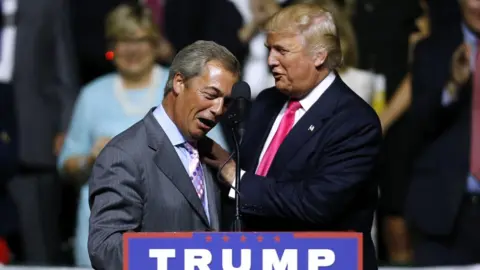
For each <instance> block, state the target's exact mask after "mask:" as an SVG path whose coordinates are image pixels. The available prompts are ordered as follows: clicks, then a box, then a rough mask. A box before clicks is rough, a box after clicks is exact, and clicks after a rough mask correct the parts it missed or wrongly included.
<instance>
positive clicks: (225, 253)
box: [222, 249, 252, 270]
mask: <svg viewBox="0 0 480 270" xmlns="http://www.w3.org/2000/svg"><path fill="white" fill-rule="evenodd" d="M222 267H223V270H250V268H252V250H250V249H241V251H240V266H238V267H234V266H233V252H232V250H231V249H223V250H222Z"/></svg>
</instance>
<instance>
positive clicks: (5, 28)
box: [0, 0, 78, 265]
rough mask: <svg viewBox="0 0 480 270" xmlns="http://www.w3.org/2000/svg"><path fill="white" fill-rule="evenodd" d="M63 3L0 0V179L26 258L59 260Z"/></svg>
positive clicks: (67, 58)
mask: <svg viewBox="0 0 480 270" xmlns="http://www.w3.org/2000/svg"><path fill="white" fill-rule="evenodd" d="M65 3H66V1H64V0H39V1H37V0H35V1H25V0H4V1H1V3H0V6H1V11H2V12H0V14H2V23H3V25H1V30H2V33H1V36H2V38H1V45H0V47H1V55H0V108H1V109H0V113H1V114H2V115H0V153H1V154H0V167H1V168H0V170H1V169H5V170H8V171H9V172H8V173H7V175H8V179H6V178H7V177H5V174H3V173H0V175H1V177H2V178H0V181H2V182H4V183H7V181H8V183H7V185H8V187H7V190H8V193H9V194H10V195H11V197H12V198H13V201H14V202H15V204H16V208H17V210H18V214H19V221H20V223H19V225H20V228H19V229H20V234H21V237H22V240H23V245H22V246H23V248H24V251H25V254H24V255H25V256H24V261H20V262H22V263H26V264H36V265H51V264H55V263H58V260H59V259H60V258H59V257H60V256H59V255H60V254H59V251H60V236H59V231H60V230H59V214H60V209H59V207H60V205H61V203H60V202H59V200H60V198H61V197H60V196H61V194H60V190H59V189H60V182H59V181H58V179H57V178H56V177H55V173H56V151H58V150H59V149H60V147H61V144H62V135H61V134H62V133H63V132H64V131H65V130H66V128H67V126H68V123H69V121H70V117H71V110H72V107H73V104H74V102H75V99H76V96H77V93H78V87H77V83H76V71H75V63H74V61H73V52H72V49H73V48H72V44H71V39H72V37H71V36H70V32H69V26H68V25H69V23H68V19H67V18H66V15H67V14H68V10H67V7H66V5H65ZM11 175H13V177H11ZM3 213H4V212H3V211H2V214H3ZM2 221H3V218H2ZM17 255H19V254H17ZM17 258H22V256H19V257H17Z"/></svg>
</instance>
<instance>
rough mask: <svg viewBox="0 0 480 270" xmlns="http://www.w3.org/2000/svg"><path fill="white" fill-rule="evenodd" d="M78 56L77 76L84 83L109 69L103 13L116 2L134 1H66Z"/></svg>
mask: <svg viewBox="0 0 480 270" xmlns="http://www.w3.org/2000/svg"><path fill="white" fill-rule="evenodd" d="M68 1H69V2H70V3H71V8H70V13H71V22H72V29H73V38H74V44H75V53H76V55H77V58H78V66H79V77H80V79H81V84H82V85H84V84H86V83H88V82H90V81H92V80H94V79H96V78H97V77H99V76H101V75H104V74H107V73H109V72H112V71H113V70H114V66H113V65H112V64H111V62H110V61H109V60H108V59H106V58H105V52H106V51H107V49H108V46H107V41H106V40H105V28H104V27H100V26H101V25H103V24H104V22H105V16H106V15H107V14H108V12H110V11H111V10H112V9H114V8H115V7H116V6H117V5H119V4H120V3H135V2H136V1H137V0H102V1H97V0H68Z"/></svg>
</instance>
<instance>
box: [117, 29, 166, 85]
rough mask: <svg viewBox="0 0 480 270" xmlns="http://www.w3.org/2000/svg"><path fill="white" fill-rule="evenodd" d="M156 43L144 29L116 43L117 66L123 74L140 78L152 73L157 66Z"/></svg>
mask: <svg viewBox="0 0 480 270" xmlns="http://www.w3.org/2000/svg"><path fill="white" fill-rule="evenodd" d="M155 50H156V48H155V41H153V40H152V39H151V37H149V36H148V34H147V32H146V31H144V30H142V29H137V31H136V32H135V33H134V34H133V35H132V36H130V37H128V38H121V39H119V40H117V41H116V43H115V49H114V53H115V65H116V66H117V69H118V71H119V72H120V73H121V74H124V75H127V76H134V77H135V76H138V75H142V74H144V73H145V72H148V71H150V69H151V68H152V66H153V65H154V64H155Z"/></svg>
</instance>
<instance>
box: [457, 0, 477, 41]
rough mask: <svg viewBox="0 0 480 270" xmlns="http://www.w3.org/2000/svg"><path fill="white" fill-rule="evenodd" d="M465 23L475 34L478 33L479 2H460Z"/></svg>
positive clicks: (474, 0) (466, 0) (471, 0)
mask: <svg viewBox="0 0 480 270" xmlns="http://www.w3.org/2000/svg"><path fill="white" fill-rule="evenodd" d="M460 7H461V9H462V13H463V18H464V20H465V23H466V24H467V25H468V26H469V27H470V28H471V29H472V30H473V31H474V32H475V33H477V34H478V33H480V1H479V0H460Z"/></svg>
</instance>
